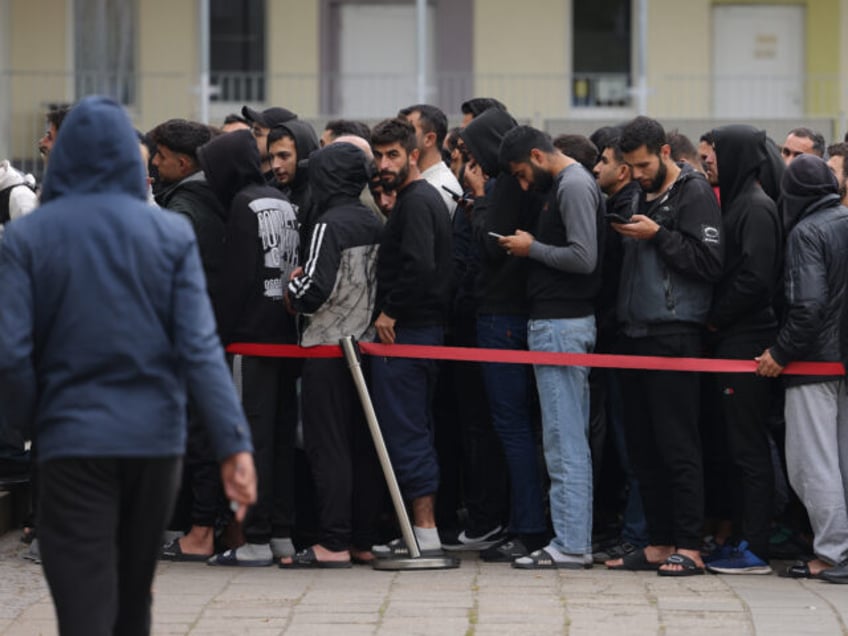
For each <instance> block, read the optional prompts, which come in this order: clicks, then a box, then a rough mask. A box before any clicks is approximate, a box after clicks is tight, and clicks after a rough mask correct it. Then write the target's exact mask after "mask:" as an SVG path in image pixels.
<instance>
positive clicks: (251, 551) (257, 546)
mask: <svg viewBox="0 0 848 636" xmlns="http://www.w3.org/2000/svg"><path fill="white" fill-rule="evenodd" d="M272 556H273V555H272V554H271V546H270V545H268V544H267V543H245V544H244V545H243V546H240V547H238V548H236V558H237V559H239V560H244V561H255V560H259V559H270V558H272Z"/></svg>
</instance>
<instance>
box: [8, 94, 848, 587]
mask: <svg viewBox="0 0 848 636" xmlns="http://www.w3.org/2000/svg"><path fill="white" fill-rule="evenodd" d="M462 111H463V114H464V120H463V125H462V126H461V127H460V128H457V129H454V130H451V131H448V125H447V118H446V117H445V115H444V113H443V112H442V111H441V110H439V109H438V108H437V107H435V106H432V105H428V104H417V105H412V106H409V107H407V108H403V109H401V110H400V111H399V113H398V116H397V117H395V118H391V119H387V120H384V121H382V122H380V123H379V124H377V125H376V126H375V127H374V128H373V129H369V128H368V126H366V125H365V124H363V123H361V122H355V121H347V120H336V121H332V122H330V123H329V124H328V125H327V127H326V129H325V130H324V131H323V133H322V135H321V136H320V138H319V136H318V135H317V134H316V131H315V130H314V129H313V128H312V127H311V126H310V125H309V124H308V123H307V122H304V121H302V120H300V119H298V117H297V115H296V114H294V113H292V112H291V111H289V110H287V109H285V108H280V107H272V108H268V109H266V110H264V111H261V112H260V111H255V110H253V109H251V108H248V107H245V108H244V109H243V111H242V117H239V116H231V117H228V118H227V121H226V122H225V123H224V125H223V126H222V128H221V129H217V128H214V127H210V126H207V125H204V124H201V123H197V122H191V121H187V120H183V119H173V120H168V121H166V122H163V123H161V124H159V125H158V126H156V127H155V128H153V129H152V130H151V131H149V133H147V134H144V135H141V134H139V139H138V141H139V143H140V144H141V148H142V149H143V152H145V153H146V154H147V157H146V158H147V159H148V167H149V169H150V175H151V176H150V178H149V179H148V184H149V186H150V190H149V198H150V199H151V200H152V201H155V203H156V204H158V205H159V206H161V207H162V208H167V209H169V210H172V211H174V212H177V213H179V214H181V215H184V216H185V217H187V219H188V220H189V221H190V223H191V226H192V228H193V230H194V237H195V238H196V242H197V247H198V250H199V255H200V262H201V264H202V268H203V273H204V277H205V281H206V290H207V292H208V297H209V301H210V303H211V309H212V311H213V312H214V319H215V325H216V331H217V335H218V337H219V338H220V341H221V342H222V343H223V344H224V345H225V346H226V345H228V344H231V343H234V342H252V343H299V344H301V345H303V346H304V347H311V346H315V345H323V344H336V343H337V342H338V340H339V339H340V338H342V337H345V336H351V335H352V336H354V337H355V338H357V339H360V340H369V339H373V340H376V341H378V342H381V343H384V344H389V345H391V344H394V343H399V344H416V345H441V344H444V343H448V344H454V345H458V346H480V347H485V348H493V349H519V350H520V349H530V350H531V351H540V352H573V353H587V352H592V351H598V352H616V353H622V354H628V355H645V356H665V357H701V356H703V355H705V354H706V355H711V356H715V357H719V358H738V359H744V360H751V359H753V360H756V364H757V371H756V373H723V374H717V375H716V376H715V377H714V378H710V379H709V381H706V380H705V378H704V377H702V376H701V375H700V374H697V373H691V372H683V371H636V370H615V371H602V370H598V369H594V370H592V371H591V373H590V370H589V369H588V368H586V367H579V366H552V365H533V367H532V374H531V372H530V369H528V368H527V367H525V366H523V365H514V364H501V363H486V364H472V363H444V364H438V363H436V362H435V361H432V360H416V359H406V358H396V357H373V358H371V359H369V360H368V361H367V365H368V367H369V368H368V372H369V379H370V384H369V386H370V391H371V393H372V398H373V401H374V406H375V409H376V412H377V416H378V419H379V422H380V425H381V427H382V429H383V433H384V437H385V440H386V444H387V447H388V450H389V454H390V456H391V459H392V463H393V466H394V469H395V471H396V473H397V476H398V480H399V483H400V486H401V489H402V492H403V495H404V497H405V499H406V500H407V501H408V502H409V505H410V508H411V511H412V518H413V526H414V533H415V537H416V539H417V541H418V544H419V548H420V549H421V552H422V554H423V555H438V554H442V550H443V549H448V550H479V551H480V552H481V558H483V559H485V560H488V561H500V562H509V563H511V564H512V566H513V567H515V568H519V569H539V568H560V569H580V568H586V567H591V566H592V564H593V562H604V563H605V564H606V566H607V567H608V568H610V569H623V570H655V571H657V572H658V574H660V575H662V576H690V575H693V574H703V573H704V570H705V568H706V569H709V570H711V571H713V572H717V573H727V574H734V573H756V574H765V573H769V572H771V568H770V566H769V559H770V544H771V542H772V534H773V521H774V518H775V514H776V513H775V508H776V505H775V491H776V484H775V476H776V475H777V476H778V478H779V477H780V476H781V475H782V474H783V473H784V471H785V473H786V475H787V476H788V479H789V482H790V483H791V485H792V488H793V489H794V491H795V492H796V493H797V495H798V497H799V498H800V500H801V502H802V503H803V505H804V507H805V508H806V511H807V513H808V515H809V523H810V525H811V528H812V532H813V545H812V548H813V553H814V557H813V558H812V559H808V560H802V561H799V562H797V563H795V564H793V565H792V566H790V567H789V568H788V569H787V570H786V571H785V572H783V574H784V575H787V576H793V577H821V578H825V579H827V580H831V581H833V582H848V566H846V565H845V563H844V562H845V561H846V559H848V505H846V489H847V488H848V469H846V468H845V466H846V465H848V464H846V460H848V455H846V453H848V439H844V437H845V436H846V435H848V433H846V430H848V429H846V426H848V409H846V407H848V405H846V403H845V400H846V395H845V382H844V379H843V378H842V377H841V376H837V375H833V376H787V377H786V379H785V385H786V391H785V429H786V433H785V444H784V440H783V439H780V437H781V436H780V435H777V434H775V431H774V429H773V426H772V417H771V416H772V415H773V414H774V412H775V408H774V405H775V403H776V402H775V401H776V400H779V399H782V397H783V396H782V391H781V390H780V388H779V387H778V386H777V385H776V383H775V381H774V378H775V377H777V376H779V375H780V374H781V373H782V371H783V369H784V368H785V367H786V365H787V364H789V363H790V362H794V361H800V360H807V361H822V362H839V361H840V360H841V359H842V357H841V354H840V352H843V353H844V352H845V350H846V347H845V346H844V343H843V340H845V335H843V334H845V333H846V332H848V329H845V328H843V326H842V323H843V321H844V320H845V316H846V315H848V314H846V312H845V310H844V309H845V304H846V303H845V281H846V280H848V227H846V225H848V209H846V208H845V207H842V205H843V204H844V203H845V202H846V169H848V163H846V161H845V158H846V157H848V144H846V143H838V144H834V145H833V146H831V147H829V148H827V149H825V148H824V140H823V139H822V138H821V136H820V135H817V134H816V133H814V132H813V131H810V130H808V129H803V128H799V129H795V130H793V131H791V132H790V134H789V135H788V137H787V138H786V140H785V142H784V143H783V145H782V147H781V148H780V149H778V147H777V146H776V145H775V144H774V142H773V141H772V140H770V139H769V138H768V137H767V136H766V135H765V133H764V132H763V131H761V130H758V129H756V128H753V127H751V126H746V125H731V126H724V127H721V128H717V129H715V130H712V131H709V132H707V133H706V134H704V135H703V136H702V138H701V139H700V142H699V148H698V149H697V150H696V149H695V148H694V146H693V144H691V142H689V140H688V139H686V138H685V136H683V135H680V134H678V133H676V132H671V133H667V132H666V131H665V130H664V129H663V127H662V125H661V124H660V123H659V122H657V121H655V120H653V119H650V118H647V117H637V118H635V119H633V120H631V121H629V122H627V123H625V124H622V125H620V126H616V127H608V128H603V129H600V130H598V131H596V132H595V133H594V134H593V135H592V136H591V137H590V138H585V137H582V136H579V135H563V136H560V137H558V138H557V139H556V140H552V139H551V138H550V136H549V135H547V134H546V133H544V132H542V131H540V130H537V129H535V128H532V127H530V126H523V125H518V123H517V122H516V121H515V119H514V118H513V117H512V116H511V115H510V114H509V113H508V112H507V109H506V108H505V106H504V105H503V104H501V103H500V102H498V101H497V100H494V99H488V98H475V99H472V100H469V101H468V102H465V103H464V104H463V105H462ZM71 112H74V111H73V110H72V111H71ZM60 126H62V113H58V114H56V113H54V114H51V116H49V118H48V131H47V133H46V134H45V137H44V138H43V139H42V140H41V142H40V147H41V149H42V152H43V154H44V156H45V160H47V159H48V158H49V157H50V152H51V148H52V145H53V143H54V142H55V137H56V136H57V133H58V131H59V128H60ZM781 154H782V158H781ZM825 155H826V156H827V157H828V159H827V162H825V160H824V158H823V157H824V156H825ZM0 168H2V169H3V170H5V171H6V172H5V173H2V174H8V175H15V174H18V173H16V172H15V171H14V170H13V169H12V168H11V166H8V165H7V162H5V163H4V164H2V165H0ZM53 170H58V168H54V167H53V164H52V161H51V163H50V164H49V165H48V170H47V173H48V177H49V176H50V174H51V172H52V171H53ZM27 187H29V186H27ZM18 194H19V193H16V194H15V199H11V198H9V197H7V200H9V206H8V207H14V206H17V205H18V204H17V197H18ZM33 197H34V195H33ZM33 203H34V202H33ZM9 216H10V218H12V219H14V218H17V217H18V216H20V212H17V211H16V212H14V213H12V214H10V215H9ZM10 227H12V226H10ZM228 362H229V364H230V367H231V369H230V370H231V373H232V377H233V380H234V384H235V388H236V391H237V393H238V396H239V398H240V400H241V405H242V408H243V410H244V414H245V415H246V418H247V422H248V423H249V426H250V433H251V437H252V440H253V460H254V462H255V466H256V473H257V476H258V493H257V500H256V503H255V504H254V505H252V506H251V507H250V508H249V510H248V511H247V514H246V517H245V519H244V522H243V524H242V526H241V528H240V530H241V534H237V535H236V536H228V537H227V541H228V542H229V547H227V546H224V547H226V549H222V545H223V544H224V543H225V541H223V540H222V537H221V532H220V530H221V524H222V519H226V517H227V514H226V504H225V502H224V501H223V497H222V490H221V482H220V476H219V474H218V468H217V460H219V459H221V457H222V455H221V453H220V452H218V451H219V449H218V448H217V446H216V444H218V442H216V440H215V439H214V437H213V436H211V435H210V432H209V430H208V425H209V422H208V421H207V420H208V419H209V418H210V417H211V416H210V414H209V408H208V405H206V404H204V403H203V401H204V400H205V399H206V397H207V396H206V395H205V393H204V392H202V391H201V392H199V393H194V394H192V396H191V400H190V401H189V403H188V437H187V447H186V461H185V467H184V481H183V487H182V493H183V497H182V498H181V499H180V502H179V503H178V505H177V511H176V514H175V516H174V518H173V520H172V522H171V527H172V529H175V530H180V532H179V533H178V534H177V535H175V536H172V537H170V538H169V539H168V541H167V542H166V544H165V545H164V547H162V549H161V551H160V553H159V556H160V558H164V559H171V560H176V561H206V562H208V563H209V564H210V565H217V566H268V565H272V564H274V563H277V564H278V565H279V566H280V567H282V568H307V567H350V566H351V564H352V563H357V562H358V563H368V562H370V561H372V560H373V559H376V558H387V557H392V556H402V555H406V554H408V547H407V546H406V545H405V544H404V542H403V540H402V539H393V540H391V541H386V542H381V540H382V539H384V538H385V537H384V536H382V535H383V534H384V533H382V532H381V529H382V522H381V515H382V513H383V512H384V493H383V489H384V486H383V484H382V480H381V476H380V472H379V466H378V464H377V461H376V456H375V453H374V449H373V445H372V443H371V440H370V437H369V435H368V433H367V429H366V427H365V423H364V419H363V416H362V410H361V408H360V406H359V404H358V398H357V395H356V392H355V389H354V386H353V383H352V380H351V378H350V375H349V372H348V369H347V368H346V365H345V363H344V362H343V361H342V360H340V359H322V358H308V359H306V360H303V361H300V360H293V359H285V358H266V357H259V356H251V355H232V356H229V358H228ZM298 380H299V383H300V384H299V393H298ZM534 386H535V389H534ZM590 387H591V390H590ZM716 403H717V404H719V405H720V407H718V408H716V409H715V411H716V412H715V413H711V414H710V415H709V417H707V418H706V419H710V418H714V419H715V421H716V422H718V421H721V424H720V425H719V424H717V423H716V422H713V421H707V422H706V426H704V422H705V415H704V414H705V412H706V409H707V407H709V406H712V405H714V404H716ZM777 410H779V409H777ZM537 416H540V418H539V417H537ZM539 419H540V421H541V450H542V457H540V456H539V443H538V439H537V437H538V435H537V433H538V420H539ZM299 421H300V422H301V423H302V430H301V433H300V437H302V439H299V434H298V422H299ZM705 435H706V437H709V438H710V440H709V443H708V441H707V440H706V439H704V436H705ZM605 439H606V440H608V441H605ZM775 443H777V446H779V447H781V449H783V450H784V451H785V452H782V453H779V454H777V455H776V454H775V453H774V452H773V447H774V445H775ZM218 445H219V444H218ZM39 446H40V444H39V443H38V435H36V449H38V448H39ZM604 446H612V447H614V448H615V450H616V453H615V455H616V458H615V459H617V462H613V463H618V464H619V465H620V466H621V468H623V472H624V474H625V476H626V479H625V481H626V486H625V488H623V490H622V491H623V492H624V493H626V503H623V505H622V506H621V507H622V510H621V512H622V513H623V514H622V517H623V524H622V525H621V528H620V532H619V533H617V534H616V535H615V536H614V537H613V540H612V541H610V542H608V543H607V544H604V545H601V546H598V544H597V542H595V543H594V544H593V520H594V519H597V517H598V515H597V510H596V507H597V506H596V502H597V501H598V500H599V497H598V495H597V493H596V489H597V488H598V486H599V484H600V482H601V480H602V476H603V474H604V472H605V471H602V470H601V467H602V463H603V462H602V461H601V458H602V456H603V448H604ZM298 447H300V448H302V450H303V452H304V455H305V458H306V461H307V465H308V471H307V472H303V473H298V474H296V471H295V469H296V466H297V465H298V462H297V455H298V452H299V451H298ZM242 450H243V448H242ZM65 452H70V453H71V454H72V455H73V448H72V447H71V448H70V450H66V451H65ZM713 452H716V453H717V454H718V455H720V456H721V457H723V458H725V460H726V465H725V466H723V467H722V469H721V470H722V471H723V473H724V474H721V475H717V476H716V483H721V482H722V480H723V479H726V478H727V477H728V475H732V476H733V477H735V478H738V479H737V480H736V481H734V483H736V484H737V486H736V487H735V488H733V489H732V492H726V491H724V492H719V493H718V496H719V498H720V499H724V500H725V501H727V502H728V503H727V505H725V506H723V507H722V506H720V508H721V510H719V511H717V512H716V516H719V517H721V518H724V519H727V520H730V521H731V522H732V523H730V524H725V527H724V529H723V530H722V531H721V532H720V533H718V536H717V540H716V542H715V543H714V544H713V545H712V546H711V549H710V550H707V551H705V550H704V528H705V513H706V512H707V511H710V508H711V506H710V504H709V501H708V500H709V498H710V496H709V495H710V490H716V487H715V485H714V484H712V483H711V481H712V476H711V475H710V463H711V461H712V460H713V459H714V458H713V457H712V456H711V454H712V453H713ZM784 456H785V466H783V467H781V464H782V463H783V461H782V458H783V457H784ZM39 457H40V458H41V459H42V460H44V459H45V458H44V457H43V456H42V455H39ZM47 458H48V459H49V454H48V457H47ZM776 458H778V459H779V460H780V461H777V462H775V459H776ZM4 461H7V462H11V463H14V461H15V458H14V457H11V456H10V458H6V459H5V460H4ZM48 463H49V462H48ZM705 464H706V465H705ZM705 474H706V475H707V479H706V482H705ZM546 486H547V487H548V492H547V497H546V494H545V487H546ZM719 490H721V489H719ZM304 494H306V497H305V499H306V501H304ZM222 504H223V505H222ZM612 507H613V508H616V512H618V510H617V506H616V505H615V504H613V506H612ZM460 510H462V514H459V513H458V511H460ZM40 513H41V514H42V515H43V514H45V510H44V508H43V506H42V507H41V510H40ZM296 513H298V514H299V515H300V516H299V517H298V518H296ZM311 513H314V516H313V515H312V514H311ZM597 534H598V533H597V532H595V533H594V535H595V536H596V537H597ZM298 548H299V549H298Z"/></svg>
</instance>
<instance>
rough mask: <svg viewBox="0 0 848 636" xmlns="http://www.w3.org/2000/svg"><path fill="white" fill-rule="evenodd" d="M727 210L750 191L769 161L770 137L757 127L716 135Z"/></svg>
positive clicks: (724, 129)
mask: <svg viewBox="0 0 848 636" xmlns="http://www.w3.org/2000/svg"><path fill="white" fill-rule="evenodd" d="M712 135H713V144H714V145H715V153H716V163H717V164H718V186H719V189H720V191H721V205H722V209H723V210H728V209H730V206H731V205H732V204H733V201H734V199H736V198H737V197H738V196H739V195H740V194H741V193H742V192H744V191H745V190H748V189H749V188H750V187H751V184H752V183H753V182H754V181H755V180H756V179H757V177H758V176H759V173H760V169H761V166H762V164H763V162H764V161H765V160H766V149H765V142H766V133H765V131H763V130H758V129H756V128H754V127H753V126H747V125H744V124H732V125H730V126H722V127H721V128H716V129H715V130H713V131H712Z"/></svg>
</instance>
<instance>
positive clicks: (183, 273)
mask: <svg viewBox="0 0 848 636" xmlns="http://www.w3.org/2000/svg"><path fill="white" fill-rule="evenodd" d="M145 176H146V175H145V170H144V165H143V164H142V161H141V154H140V153H139V149H138V141H137V139H136V135H135V132H134V131H133V129H132V126H131V124H130V121H129V119H128V117H127V116H126V114H125V113H124V112H123V110H122V109H121V107H120V105H118V104H117V103H115V102H113V101H111V100H109V99H106V98H102V97H90V98H87V99H84V100H83V101H81V102H80V103H79V105H78V106H76V107H75V108H74V109H73V111H72V112H71V114H69V115H68V118H67V120H66V121H65V123H64V125H63V127H62V130H61V132H60V133H59V136H58V138H57V140H56V144H55V146H54V147H53V150H52V152H51V161H50V167H49V169H48V172H47V176H46V178H45V181H44V188H43V190H42V195H41V202H42V205H41V207H40V208H39V210H38V214H31V215H28V216H27V217H24V218H21V219H20V220H18V221H16V222H14V223H10V224H9V226H8V227H7V230H6V234H5V238H4V241H3V243H2V247H0V331H2V334H0V409H2V412H4V413H5V414H6V416H7V418H8V420H7V424H9V425H11V426H15V427H18V428H21V429H28V428H30V427H33V432H34V437H35V440H36V442H37V443H38V445H39V455H38V461H39V471H40V484H41V488H40V503H39V507H38V508H39V519H38V527H39V539H40V541H41V552H42V558H43V562H44V572H45V575H46V577H47V582H48V584H49V586H50V592H51V594H52V596H53V600H54V603H55V605H56V614H57V617H58V621H59V631H60V632H61V633H62V634H63V635H64V634H88V635H91V634H113V633H115V634H147V633H149V631H150V605H151V582H152V579H153V573H154V569H155V564H156V556H157V554H158V551H159V547H160V545H159V544H160V540H161V536H162V532H163V530H164V529H165V525H166V522H167V520H168V518H169V516H170V513H171V508H172V507H173V503H174V498H175V494H176V488H177V485H178V480H179V475H180V471H181V456H182V454H183V452H184V449H185V438H186V422H185V419H186V400H187V396H186V392H187V391H186V390H187V389H188V391H190V392H191V393H192V394H193V395H194V396H195V397H197V398H202V399H198V400H197V406H198V409H199V410H200V411H201V415H202V418H203V420H204V421H205V422H206V423H207V426H208V427H209V432H210V436H211V438H212V443H213V446H214V449H215V454H216V457H217V458H218V459H219V460H221V461H222V478H223V482H224V486H225V490H226V492H227V496H228V497H229V498H230V499H231V500H232V501H234V502H236V503H237V504H238V505H239V507H240V508H239V511H238V513H237V516H238V517H243V516H244V512H245V506H246V505H247V504H250V503H252V502H253V501H254V500H255V498H256V481H255V473H254V469H253V461H252V458H251V454H250V453H251V451H252V446H251V439H250V431H249V429H248V426H247V423H246V421H245V417H244V414H243V412H242V411H241V408H240V406H239V403H238V398H237V396H236V393H235V389H234V387H233V383H232V380H231V378H230V377H229V374H228V372H227V366H226V363H225V359H224V354H223V351H222V349H221V344H220V341H219V339H218V336H217V333H216V331H215V320H214V318H213V315H212V308H211V305H210V303H209V298H208V296H207V294H206V288H205V283H204V279H203V271H202V269H201V265H200V258H199V256H198V250H197V243H196V240H195V238H194V235H193V232H192V229H191V227H190V225H189V224H188V222H187V221H185V219H183V218H181V217H179V216H178V215H176V214H174V213H172V212H169V211H167V210H161V209H159V208H156V207H152V206H149V205H147V203H146V182H145ZM80 583H82V584H80Z"/></svg>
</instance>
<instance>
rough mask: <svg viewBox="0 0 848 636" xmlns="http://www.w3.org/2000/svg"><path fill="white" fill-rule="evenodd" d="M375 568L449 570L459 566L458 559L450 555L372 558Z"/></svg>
mask: <svg viewBox="0 0 848 636" xmlns="http://www.w3.org/2000/svg"><path fill="white" fill-rule="evenodd" d="M373 567H374V569H375V570H391V571H396V570H449V569H451V568H458V567H459V559H458V558H456V557H451V556H440V557H416V558H413V557H408V558H399V559H374V565H373Z"/></svg>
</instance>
